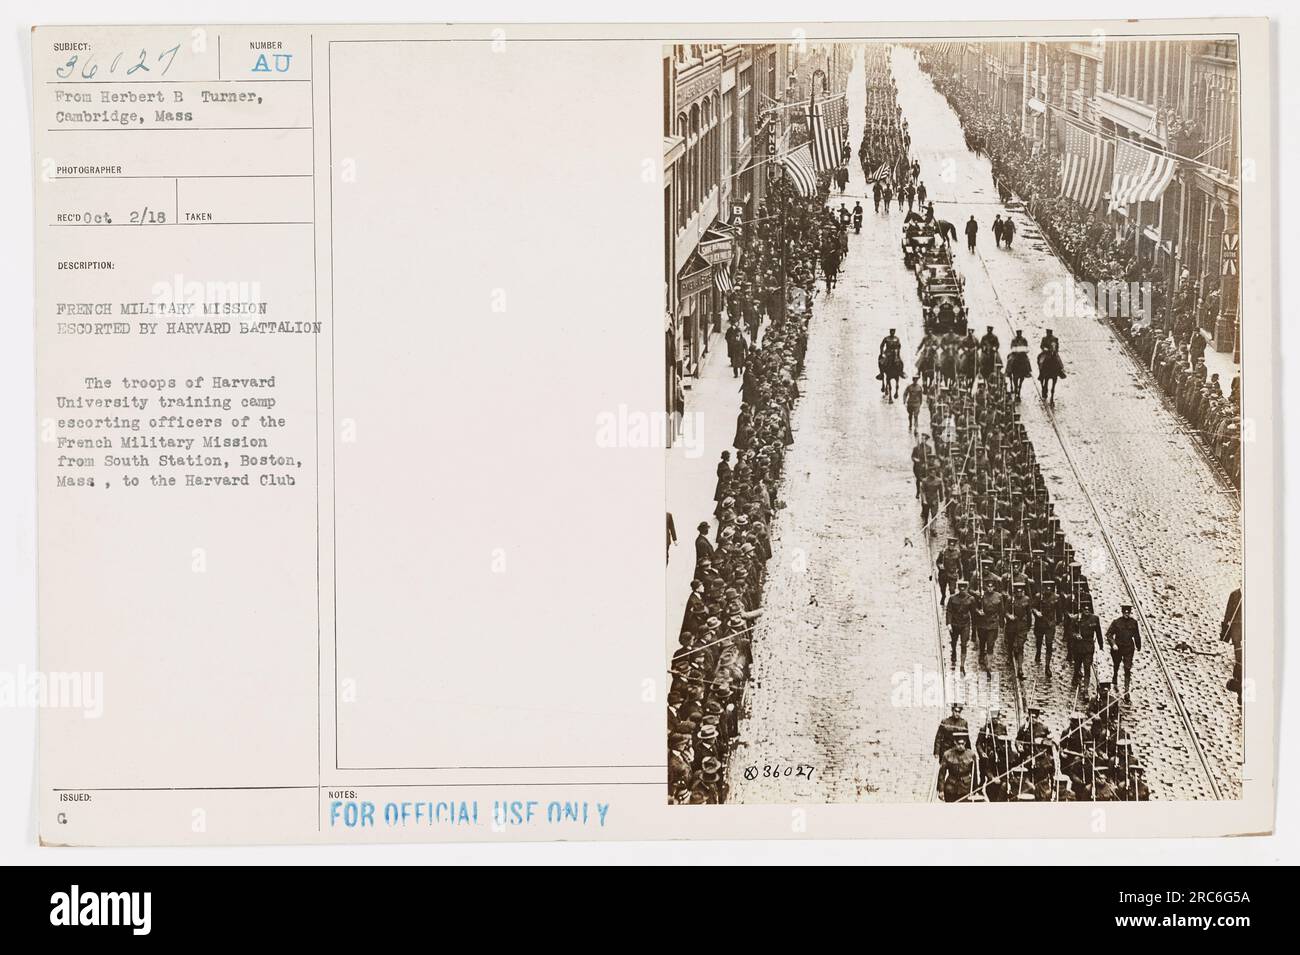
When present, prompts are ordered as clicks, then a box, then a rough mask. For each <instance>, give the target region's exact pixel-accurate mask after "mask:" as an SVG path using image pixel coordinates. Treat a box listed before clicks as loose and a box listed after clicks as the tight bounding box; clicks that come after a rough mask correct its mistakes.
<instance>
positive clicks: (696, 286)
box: [677, 266, 713, 299]
mask: <svg viewBox="0 0 1300 955" xmlns="http://www.w3.org/2000/svg"><path fill="white" fill-rule="evenodd" d="M711 288H713V267H712V266H710V267H709V268H705V269H700V270H699V271H698V272H692V273H691V274H690V275H683V276H682V277H681V278H680V279H678V281H677V297H678V298H679V299H683V298H690V297H691V296H692V295H699V294H700V293H701V292H705V291H708V290H709V289H711Z"/></svg>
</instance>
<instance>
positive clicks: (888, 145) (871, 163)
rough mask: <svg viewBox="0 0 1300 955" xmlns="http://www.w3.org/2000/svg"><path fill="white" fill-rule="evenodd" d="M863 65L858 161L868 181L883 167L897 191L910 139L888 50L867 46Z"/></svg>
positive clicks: (900, 186)
mask: <svg viewBox="0 0 1300 955" xmlns="http://www.w3.org/2000/svg"><path fill="white" fill-rule="evenodd" d="M866 66H867V69H866V74H867V75H866V82H867V97H866V122H865V123H864V124H863V130H862V142H861V144H860V145H859V146H858V161H859V162H860V163H861V164H862V174H863V176H865V177H866V179H867V180H868V181H871V180H873V179H875V178H876V177H877V173H878V171H879V170H880V168H881V167H882V166H883V167H885V170H886V176H887V178H888V180H889V181H892V182H893V185H894V191H895V192H899V191H901V189H902V188H903V187H904V186H905V183H904V182H903V177H904V175H905V173H906V171H907V170H908V169H909V165H910V164H909V163H908V160H907V156H908V148H909V147H910V146H911V136H910V135H909V134H908V133H907V131H906V129H905V127H904V124H903V122H902V119H903V116H902V107H900V106H899V105H898V101H897V93H898V88H897V85H896V84H895V82H894V78H893V75H892V74H891V73H890V69H889V52H888V48H883V47H882V48H876V47H874V46H869V47H867V61H866Z"/></svg>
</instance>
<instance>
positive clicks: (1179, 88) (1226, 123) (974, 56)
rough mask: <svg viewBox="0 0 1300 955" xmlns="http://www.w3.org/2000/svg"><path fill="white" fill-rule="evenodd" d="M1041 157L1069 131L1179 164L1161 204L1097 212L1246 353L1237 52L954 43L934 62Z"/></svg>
mask: <svg viewBox="0 0 1300 955" xmlns="http://www.w3.org/2000/svg"><path fill="white" fill-rule="evenodd" d="M936 52H937V54H938V58H939V59H941V60H946V61H947V64H948V68H953V69H957V70H960V71H961V73H962V75H963V77H964V80H965V81H966V82H969V83H971V84H972V85H974V87H975V88H976V89H978V90H979V91H980V93H981V94H982V95H983V96H984V97H985V98H986V101H987V102H988V103H989V104H990V105H991V106H992V107H993V108H995V109H997V110H999V111H1000V112H1002V113H1003V115H1005V116H1007V117H1008V118H1010V119H1013V120H1016V121H1018V122H1019V124H1020V128H1021V131H1022V132H1023V134H1024V136H1025V137H1026V138H1027V139H1029V140H1030V141H1031V142H1032V143H1033V144H1034V145H1035V148H1038V149H1044V150H1047V151H1048V152H1049V154H1055V153H1058V152H1059V151H1060V150H1061V148H1062V143H1063V141H1064V137H1065V129H1066V124H1067V123H1074V124H1077V125H1081V126H1083V127H1085V128H1087V129H1090V130H1092V131H1093V132H1094V133H1096V134H1098V135H1100V136H1102V137H1103V138H1105V139H1108V140H1114V141H1121V140H1122V141H1126V142H1130V143H1132V144H1134V145H1136V146H1140V147H1142V148H1144V149H1146V150H1148V151H1151V152H1155V153H1157V154H1159V155H1164V156H1167V157H1170V158H1172V159H1174V160H1175V161H1176V172H1175V174H1174V177H1173V179H1172V180H1171V182H1170V184H1169V185H1168V187H1167V188H1165V190H1164V191H1163V193H1162V194H1161V195H1160V197H1159V199H1157V200H1156V201H1152V202H1134V203H1131V204H1130V205H1128V206H1123V207H1120V208H1118V209H1116V210H1114V211H1113V212H1112V211H1110V210H1109V208H1108V204H1107V203H1105V202H1104V201H1103V203H1102V205H1101V207H1100V208H1101V210H1102V212H1104V213H1105V214H1106V215H1107V216H1108V217H1109V219H1110V221H1111V224H1112V225H1113V227H1114V229H1115V232H1116V235H1117V236H1122V237H1123V238H1124V239H1125V241H1132V242H1133V243H1134V251H1135V253H1136V254H1137V256H1138V259H1139V261H1141V262H1142V263H1143V264H1144V265H1145V266H1154V267H1155V268H1157V269H1158V270H1159V272H1160V274H1161V275H1162V276H1164V277H1165V278H1166V288H1167V289H1169V291H1170V294H1169V295H1168V296H1167V301H1169V302H1172V301H1173V300H1174V298H1175V296H1176V295H1177V293H1178V292H1179V291H1180V290H1183V291H1184V293H1185V294H1186V295H1187V296H1189V297H1190V299H1191V301H1192V302H1193V303H1194V308H1195V315H1196V322H1197V324H1198V326H1199V327H1200V328H1201V329H1202V330H1203V331H1204V332H1205V333H1206V334H1207V335H1208V336H1210V337H1211V339H1212V340H1213V342H1214V345H1215V347H1216V348H1218V349H1219V350H1220V351H1235V350H1237V349H1238V347H1239V345H1238V343H1239V335H1238V327H1237V312H1238V298H1239V295H1238V293H1239V287H1238V284H1237V263H1238V259H1237V256H1238V254H1239V253H1238V234H1239V218H1240V207H1241V201H1240V177H1241V156H1240V119H1239V117H1240V112H1239V106H1240V103H1239V100H1238V89H1239V87H1238V75H1237V74H1238V70H1237V67H1238V64H1237V44H1236V42H1235V41H1232V40H1219V41H1202V40H1195V41H1185V40H1178V41H1173V40H1165V39H1150V40H1147V39H1141V38H1133V39H1128V38H1120V37H1107V36H1104V35H1098V36H1095V37H1093V38H1092V39H1090V40H1087V41H1079V42H1060V41H1056V42H1040V41H1035V42H995V43H951V44H944V45H942V47H941V48H940V49H938V50H937V51H936Z"/></svg>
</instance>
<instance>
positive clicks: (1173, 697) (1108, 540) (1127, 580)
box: [976, 252, 1223, 799]
mask: <svg viewBox="0 0 1300 955" xmlns="http://www.w3.org/2000/svg"><path fill="white" fill-rule="evenodd" d="M976 258H977V259H978V260H979V263H980V267H981V269H983V271H984V275H985V278H987V279H988V283H989V289H990V290H991V291H992V293H993V299H994V301H995V302H996V303H997V306H998V313H999V316H1000V318H1001V322H1002V324H1003V325H1004V326H1005V328H1006V330H1007V332H1008V333H1014V331H1015V324H1014V323H1013V322H1012V318H1011V309H1010V308H1008V307H1007V305H1006V304H1005V303H1004V302H1003V301H1002V298H1001V296H1000V295H999V294H998V290H997V285H996V283H994V281H993V277H992V276H991V275H990V274H989V271H988V266H987V264H986V263H985V261H984V256H983V254H982V253H979V252H977V253H976ZM1031 384H1032V382H1031ZM1043 417H1044V419H1045V420H1046V421H1047V423H1048V424H1049V425H1050V426H1051V430H1052V434H1053V435H1054V436H1055V438H1056V442H1057V445H1058V446H1059V447H1060V449H1061V454H1062V456H1063V458H1064V460H1065V462H1066V465H1067V467H1068V468H1069V470H1070V472H1071V474H1073V476H1074V479H1075V482H1076V483H1077V485H1078V487H1079V491H1080V493H1081V495H1082V497H1083V500H1084V502H1085V503H1086V504H1087V505H1088V510H1089V511H1090V512H1091V514H1092V518H1093V524H1094V526H1095V527H1096V530H1097V534H1098V536H1099V537H1100V538H1101V541H1102V543H1103V545H1104V546H1105V548H1106V551H1107V553H1108V554H1109V556H1110V560H1111V564H1112V566H1113V567H1114V568H1115V572H1116V575H1117V576H1118V578H1119V581H1120V585H1121V586H1122V587H1123V589H1124V593H1125V594H1126V595H1127V596H1128V600H1129V603H1130V604H1131V605H1132V607H1133V610H1134V612H1135V613H1136V615H1137V618H1138V623H1139V624H1140V626H1141V627H1142V629H1143V630H1144V631H1145V633H1146V634H1147V639H1148V643H1149V644H1150V646H1151V650H1152V656H1153V657H1154V658H1155V660H1156V664H1157V666H1158V668H1159V672H1160V676H1161V679H1162V681H1163V682H1164V684H1165V687H1166V688H1167V689H1168V691H1169V699H1170V701H1171V703H1172V705H1173V707H1174V710H1175V712H1177V714H1178V717H1179V721H1180V722H1181V724H1182V728H1183V730H1184V733H1185V735H1186V738H1187V743H1188V749H1189V751H1190V752H1191V753H1192V754H1193V755H1194V756H1195V757H1196V762H1197V765H1198V766H1199V767H1200V771H1201V775H1202V776H1203V777H1204V779H1205V782H1206V785H1207V788H1208V789H1209V791H1210V792H1211V793H1212V794H1213V798H1215V799H1222V798H1223V795H1222V792H1221V790H1220V787H1219V784H1218V780H1217V779H1216V778H1215V775H1214V772H1213V770H1212V769H1211V767H1210V762H1209V759H1208V758H1207V757H1206V755H1205V751H1204V748H1203V747H1202V745H1201V740H1200V738H1199V737H1198V736H1197V734H1196V727H1195V724H1194V722H1193V720H1192V717H1191V714H1190V713H1189V712H1188V711H1187V707H1186V705H1185V704H1184V703H1183V699H1182V694H1181V692H1180V691H1179V686H1178V683H1177V682H1176V681H1175V679H1174V677H1173V675H1172V674H1171V673H1170V671H1169V665H1168V663H1167V662H1166V661H1165V657H1164V653H1163V651H1162V650H1161V648H1160V640H1159V639H1158V638H1157V636H1156V631H1155V630H1154V629H1153V628H1152V626H1151V623H1150V621H1149V620H1148V619H1147V616H1146V613H1145V612H1144V611H1143V609H1142V602H1141V601H1140V600H1139V599H1138V593H1137V589H1136V588H1135V587H1134V586H1133V583H1132V579H1131V577H1130V575H1129V572H1128V570H1127V569H1126V568H1125V566H1124V562H1123V560H1122V559H1121V558H1120V554H1119V550H1118V548H1117V547H1116V546H1115V541H1114V539H1113V537H1112V535H1111V532H1110V530H1109V528H1108V527H1107V526H1106V521H1105V519H1104V517H1103V515H1102V512H1101V509H1100V508H1099V507H1098V505H1097V501H1096V499H1095V498H1094V496H1093V494H1092V491H1091V490H1090V489H1089V488H1088V485H1087V482H1086V481H1085V480H1084V476H1083V473H1082V471H1081V470H1080V469H1079V466H1078V464H1077V463H1076V462H1075V459H1074V456H1073V454H1072V453H1071V451H1070V442H1069V439H1068V438H1066V436H1065V434H1064V433H1063V432H1062V431H1061V429H1060V427H1059V426H1058V425H1057V423H1056V415H1055V413H1054V412H1053V411H1052V410H1051V408H1050V407H1047V406H1044V407H1043ZM1189 440H1193V443H1195V441H1194V439H1191V438H1189Z"/></svg>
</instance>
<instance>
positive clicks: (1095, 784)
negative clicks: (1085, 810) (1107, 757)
mask: <svg viewBox="0 0 1300 955" xmlns="http://www.w3.org/2000/svg"><path fill="white" fill-rule="evenodd" d="M1092 798H1093V800H1094V801H1095V802H1115V801H1116V800H1118V799H1119V792H1118V790H1116V789H1115V785H1114V784H1113V783H1112V782H1111V781H1110V766H1108V765H1107V764H1106V763H1095V764H1094V765H1093V767H1092Z"/></svg>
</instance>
